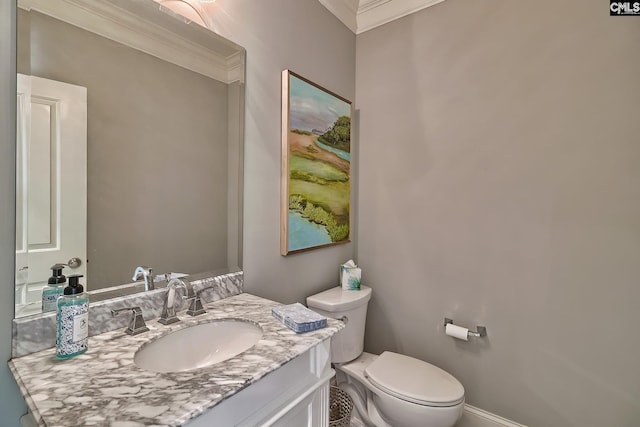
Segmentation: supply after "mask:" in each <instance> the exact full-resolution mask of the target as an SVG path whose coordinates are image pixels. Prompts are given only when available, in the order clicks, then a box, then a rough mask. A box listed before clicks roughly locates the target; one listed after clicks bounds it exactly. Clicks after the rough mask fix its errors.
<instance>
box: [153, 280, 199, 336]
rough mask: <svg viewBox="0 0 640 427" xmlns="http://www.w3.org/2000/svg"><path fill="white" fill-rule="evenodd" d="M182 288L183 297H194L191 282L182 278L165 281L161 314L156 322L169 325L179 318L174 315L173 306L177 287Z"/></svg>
mask: <svg viewBox="0 0 640 427" xmlns="http://www.w3.org/2000/svg"><path fill="white" fill-rule="evenodd" d="M180 288H182V289H184V291H185V294H186V295H185V296H184V297H185V298H186V299H187V300H190V299H195V297H196V296H195V294H194V292H193V287H192V286H191V283H189V282H188V281H186V280H182V279H177V278H174V279H171V280H169V283H167V292H166V293H165V294H164V305H163V306H162V314H161V315H160V320H158V322H160V323H162V324H163V325H170V324H171V323H176V322H178V321H179V320H180V319H178V316H176V307H175V305H176V304H175V302H176V301H175V299H176V298H175V297H176V290H177V289H180Z"/></svg>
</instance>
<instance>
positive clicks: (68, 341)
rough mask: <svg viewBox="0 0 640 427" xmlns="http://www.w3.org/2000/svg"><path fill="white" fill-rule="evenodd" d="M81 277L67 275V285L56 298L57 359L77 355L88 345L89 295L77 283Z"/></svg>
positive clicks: (78, 275)
mask: <svg viewBox="0 0 640 427" xmlns="http://www.w3.org/2000/svg"><path fill="white" fill-rule="evenodd" d="M81 277H82V275H81V274H74V275H71V276H67V279H69V285H68V286H67V287H66V288H64V292H63V295H62V296H61V297H60V298H58V316H57V320H58V334H57V337H56V357H57V358H58V359H68V358H70V357H73V356H77V355H79V354H82V353H84V352H85V351H87V348H88V347H89V297H88V296H87V294H86V293H85V292H84V288H83V287H82V285H81V284H80V283H79V279H80V278H81Z"/></svg>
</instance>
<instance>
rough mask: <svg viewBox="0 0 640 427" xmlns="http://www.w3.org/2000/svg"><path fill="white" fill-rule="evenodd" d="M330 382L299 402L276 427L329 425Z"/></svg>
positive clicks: (320, 426) (322, 426) (323, 426)
mask: <svg viewBox="0 0 640 427" xmlns="http://www.w3.org/2000/svg"><path fill="white" fill-rule="evenodd" d="M328 408H329V384H328V383H325V384H324V385H323V386H322V387H320V388H318V389H317V390H316V391H315V392H314V393H313V394H311V395H309V396H308V397H307V398H306V399H304V400H302V401H301V402H299V403H298V404H297V405H296V406H295V407H294V408H292V409H291V410H290V411H289V412H288V413H287V414H286V415H285V416H283V417H282V418H280V419H279V420H278V421H277V422H276V423H275V424H273V426H274V427H302V426H308V427H327V426H328V425H329V409H328Z"/></svg>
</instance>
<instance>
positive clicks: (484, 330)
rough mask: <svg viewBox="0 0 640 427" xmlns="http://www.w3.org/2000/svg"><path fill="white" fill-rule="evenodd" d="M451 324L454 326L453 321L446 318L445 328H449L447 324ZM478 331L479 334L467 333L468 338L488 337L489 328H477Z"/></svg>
mask: <svg viewBox="0 0 640 427" xmlns="http://www.w3.org/2000/svg"><path fill="white" fill-rule="evenodd" d="M449 323H451V324H452V325H453V320H452V319H449V318H448V317H445V318H444V326H445V328H446V327H447V324H449ZM476 331H477V332H473V331H469V332H467V336H469V337H475V338H480V337H486V336H487V328H485V327H484V326H476Z"/></svg>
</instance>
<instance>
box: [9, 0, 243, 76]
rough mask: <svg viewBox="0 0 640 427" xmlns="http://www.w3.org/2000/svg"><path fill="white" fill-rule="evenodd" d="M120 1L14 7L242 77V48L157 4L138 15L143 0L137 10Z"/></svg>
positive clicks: (25, 0) (37, 1)
mask: <svg viewBox="0 0 640 427" xmlns="http://www.w3.org/2000/svg"><path fill="white" fill-rule="evenodd" d="M120 3H123V2H121V1H120V0H112V1H105V0H61V1H56V2H51V1H50V0H18V7H20V8H23V9H25V10H35V11H38V12H41V13H44V14H46V15H49V16H51V17H54V18H56V19H59V20H61V21H64V22H66V23H68V24H71V25H74V26H77V27H79V28H82V29H84V30H86V31H90V32H92V33H95V34H98V35H100V36H103V37H105V38H108V39H111V40H114V41H116V42H119V43H122V44H123V45H126V46H129V47H131V48H133V49H137V50H140V51H142V52H145V53H147V54H149V55H152V56H155V57H157V58H160V59H162V60H164V61H167V62H170V63H172V64H176V65H179V66H181V67H183V68H186V69H188V70H191V71H194V72H196V73H199V74H202V75H204V76H207V77H210V78H213V79H215V80H218V81H221V82H224V83H231V82H233V81H237V80H240V81H243V79H244V75H243V72H242V70H243V68H242V66H243V65H244V64H243V63H244V52H243V51H239V50H238V49H233V48H232V46H228V45H225V44H224V42H223V41H218V40H217V38H216V37H211V34H213V33H211V32H210V31H209V30H206V29H205V28H204V27H201V26H200V25H198V24H196V23H190V22H188V20H185V19H184V18H182V17H181V16H178V15H176V14H174V13H173V12H171V11H169V10H168V9H166V8H164V7H162V6H159V7H158V9H156V10H155V11H154V12H153V14H150V15H148V16H145V17H144V18H143V15H144V12H151V10H149V9H148V8H147V10H143V8H142V5H143V3H139V4H137V6H138V7H139V9H140V10H136V9H135V8H134V6H136V4H133V5H132V9H131V10H129V9H126V8H124V7H119V6H120ZM158 11H161V12H162V13H157V12H158ZM167 12H168V13H167ZM151 15H153V17H151ZM171 15H173V16H171ZM174 18H178V19H174ZM181 19H182V20H183V21H184V22H180V20H181ZM183 30H184V31H186V32H183Z"/></svg>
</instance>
